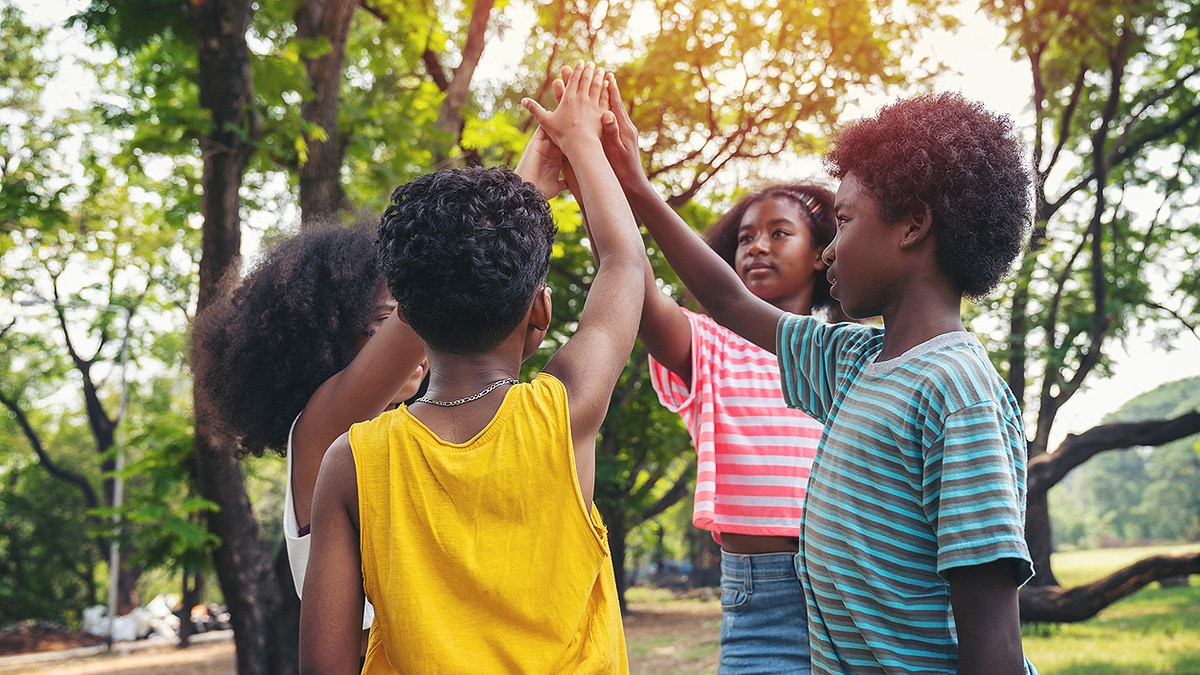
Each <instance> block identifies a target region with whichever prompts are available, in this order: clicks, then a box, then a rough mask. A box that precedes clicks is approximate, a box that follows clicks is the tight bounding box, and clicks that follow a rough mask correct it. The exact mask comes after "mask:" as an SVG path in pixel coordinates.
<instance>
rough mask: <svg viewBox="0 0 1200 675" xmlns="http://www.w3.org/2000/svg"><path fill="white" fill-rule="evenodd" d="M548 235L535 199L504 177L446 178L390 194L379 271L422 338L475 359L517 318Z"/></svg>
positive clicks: (506, 173)
mask: <svg viewBox="0 0 1200 675" xmlns="http://www.w3.org/2000/svg"><path fill="white" fill-rule="evenodd" d="M556 232H557V228H555V226H554V219H553V217H552V216H551V215H550V207H549V205H548V204H547V202H546V199H545V198H544V197H543V196H542V194H541V192H539V191H538V189H537V188H536V187H534V186H533V185H531V184H530V183H526V182H525V181H524V180H522V179H521V177H520V176H518V175H516V174H515V173H513V172H512V171H510V170H509V169H506V168H490V169H484V168H479V167H474V168H469V169H447V170H444V171H438V172H437V173H432V174H428V175H425V176H421V177H419V178H416V179H414V180H412V181H409V182H408V183H405V184H404V185H401V186H400V187H398V188H396V190H395V191H394V192H392V198H391V203H390V204H389V205H388V207H387V209H386V210H385V211H384V212H383V216H382V218H381V219H380V223H379V259H380V265H381V267H382V269H383V273H384V277H385V278H386V279H387V283H388V288H389V289H390V290H391V291H392V295H393V296H394V297H395V298H396V302H397V303H398V304H399V306H400V312H401V313H402V314H403V315H404V318H405V320H407V321H408V323H409V325H410V326H412V328H413V330H414V331H416V333H417V335H419V336H421V339H423V340H425V342H426V343H427V344H429V345H430V346H431V347H434V348H435V349H439V350H442V351H446V352H450V353H453V354H473V353H479V352H483V351H487V350H488V349H491V348H493V347H495V346H496V345H498V344H500V342H501V341H503V340H504V338H506V337H507V336H508V335H509V334H510V333H512V331H513V330H514V329H515V328H516V327H517V325H518V324H519V323H520V321H521V319H522V318H524V316H525V312H526V311H527V310H528V309H529V305H530V303H531V302H532V301H533V295H534V293H536V292H537V290H538V288H539V286H541V285H542V284H544V283H545V280H546V273H547V272H548V271H549V269H550V251H551V249H552V248H553V246H554V236H555V234H556Z"/></svg>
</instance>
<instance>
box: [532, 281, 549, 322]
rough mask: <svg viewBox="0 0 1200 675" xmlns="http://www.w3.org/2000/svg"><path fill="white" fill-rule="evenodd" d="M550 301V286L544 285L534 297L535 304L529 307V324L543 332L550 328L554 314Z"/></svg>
mask: <svg viewBox="0 0 1200 675" xmlns="http://www.w3.org/2000/svg"><path fill="white" fill-rule="evenodd" d="M552 309H553V307H552V304H551V302H550V287H549V286H543V287H542V289H541V290H540V291H538V292H537V294H535V295H534V297H533V305H532V306H531V307H530V308H529V325H530V326H532V327H533V328H536V329H537V330H540V331H542V332H543V333H544V332H546V331H548V330H550V317H551V315H552Z"/></svg>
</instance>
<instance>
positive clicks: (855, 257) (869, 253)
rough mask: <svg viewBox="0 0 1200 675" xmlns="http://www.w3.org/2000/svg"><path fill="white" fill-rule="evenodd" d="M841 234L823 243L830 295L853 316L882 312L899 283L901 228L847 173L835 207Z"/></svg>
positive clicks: (867, 191) (870, 315)
mask: <svg viewBox="0 0 1200 675" xmlns="http://www.w3.org/2000/svg"><path fill="white" fill-rule="evenodd" d="M834 218H835V219H836V220H837V234H835V235H834V237H833V241H831V242H829V246H826V247H825V253H824V255H823V258H824V260H825V262H826V264H828V265H829V271H828V272H827V273H826V276H827V277H828V278H829V283H830V284H831V288H830V293H831V294H832V295H833V297H834V298H836V299H837V300H838V301H839V302H841V303H842V311H844V312H845V313H846V315H847V316H850V317H852V318H855V319H865V318H867V317H872V316H879V315H880V314H882V313H883V309H884V307H886V306H887V305H889V304H890V303H891V302H892V300H893V298H892V295H894V293H895V292H896V289H897V287H898V286H899V285H900V284H898V283H895V282H896V281H898V279H897V278H896V276H895V275H894V270H895V269H896V265H897V261H896V253H897V252H898V250H897V249H895V248H894V247H893V246H892V244H893V243H894V241H893V240H894V239H895V238H896V233H897V230H896V228H895V227H893V226H892V225H890V224H888V223H886V222H884V220H883V218H881V217H880V215H879V202H878V200H876V199H875V196H874V195H873V194H871V191H870V189H868V188H867V186H866V185H865V184H864V183H863V182H862V181H861V180H859V179H858V177H857V176H855V175H854V173H853V172H851V173H848V174H846V176H845V177H844V178H843V179H842V183H841V186H840V187H839V188H838V192H837V201H836V202H835V205H834Z"/></svg>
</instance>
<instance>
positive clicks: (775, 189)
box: [703, 182, 843, 320]
mask: <svg viewBox="0 0 1200 675" xmlns="http://www.w3.org/2000/svg"><path fill="white" fill-rule="evenodd" d="M777 197H779V198H783V199H790V200H794V201H795V202H796V203H797V204H799V205H800V210H801V211H802V212H803V213H804V214H805V215H807V216H808V233H809V236H810V237H811V239H812V244H813V246H814V247H817V248H824V247H825V246H828V245H829V242H831V241H833V235H834V234H835V232H836V229H837V223H835V222H834V219H833V200H834V195H833V191H831V190H830V189H829V188H827V187H825V186H824V185H818V184H817V183H811V182H795V183H778V184H773V185H767V186H765V187H763V188H760V189H759V190H756V191H754V192H752V193H750V194H748V195H746V196H745V197H743V198H741V199H740V200H738V202H737V203H736V204H734V205H733V207H732V208H730V209H729V210H728V211H726V212H725V213H724V214H723V215H722V216H721V217H720V218H718V219H717V220H716V221H715V222H714V223H713V224H712V225H709V226H708V229H706V230H705V231H704V235H703V237H704V242H705V243H707V244H708V246H709V248H711V249H712V250H714V251H716V252H717V255H719V256H721V258H722V259H723V260H724V261H725V262H727V263H729V266H730V267H733V268H734V269H737V233H738V227H740V226H741V224H742V217H743V216H745V215H746V211H747V210H749V208H750V207H751V206H754V205H755V204H757V203H758V202H761V201H763V200H766V199H773V198H777ZM814 276H815V278H814V279H813V282H814V283H813V297H812V309H813V311H814V312H818V311H821V312H824V313H825V314H826V315H827V317H829V318H831V320H836V319H841V318H842V317H843V315H842V313H841V306H840V305H839V304H838V301H837V300H834V299H833V296H831V295H830V294H829V279H828V278H827V277H826V276H825V275H824V274H815V275H814Z"/></svg>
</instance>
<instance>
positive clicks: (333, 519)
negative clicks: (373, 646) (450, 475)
mask: <svg viewBox="0 0 1200 675" xmlns="http://www.w3.org/2000/svg"><path fill="white" fill-rule="evenodd" d="M357 514H358V484H357V481H356V476H355V469H354V456H353V455H352V454H351V452H350V441H349V437H348V435H347V434H342V436H340V437H339V438H338V439H337V440H336V441H334V443H333V445H332V446H331V447H330V448H329V452H328V453H326V455H325V461H324V462H323V463H322V465H321V471H320V477H319V478H318V479H317V486H316V493H315V494H314V496H313V510H312V516H313V517H312V553H311V556H310V558H309V563H308V574H306V575H305V577H304V602H302V603H300V671H301V672H302V673H322V674H324V673H331V674H337V673H346V674H347V675H349V674H351V673H358V672H359V655H360V653H361V650H360V644H361V643H360V640H361V638H362V615H363V590H362V588H363V580H362V554H361V552H360V551H359V547H358V546H359V543H358V522H357V520H358V516H357Z"/></svg>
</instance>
